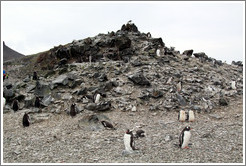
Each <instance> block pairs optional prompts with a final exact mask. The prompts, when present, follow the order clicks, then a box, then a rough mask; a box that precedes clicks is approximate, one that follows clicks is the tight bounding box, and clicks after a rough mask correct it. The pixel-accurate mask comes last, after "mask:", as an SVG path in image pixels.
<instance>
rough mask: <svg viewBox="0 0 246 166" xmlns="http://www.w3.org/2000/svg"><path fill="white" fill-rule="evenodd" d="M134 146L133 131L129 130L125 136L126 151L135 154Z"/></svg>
mask: <svg viewBox="0 0 246 166" xmlns="http://www.w3.org/2000/svg"><path fill="white" fill-rule="evenodd" d="M133 144H134V139H133V134H132V131H130V130H129V129H127V130H126V133H125V135H124V145H125V150H126V151H128V152H133V151H134V150H136V149H135V147H134V145H133Z"/></svg>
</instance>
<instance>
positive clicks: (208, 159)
mask: <svg viewBox="0 0 246 166" xmlns="http://www.w3.org/2000/svg"><path fill="white" fill-rule="evenodd" d="M24 112H25V110H20V111H18V112H16V113H14V112H12V111H11V112H7V113H5V114H3V162H4V163H242V162H243V99H242V98H237V99H235V101H230V104H229V106H228V107H221V109H220V110H213V112H212V113H196V114H195V116H196V121H195V122H183V123H182V122H179V121H178V120H177V117H178V113H177V112H172V111H170V112H163V111H157V112H151V111H148V110H144V107H143V108H139V107H138V109H137V111H136V112H132V111H128V112H122V111H119V110H113V111H109V112H104V113H102V114H103V115H106V116H107V117H108V118H109V119H110V121H111V122H113V123H114V124H116V128H117V130H107V129H101V130H97V131H92V130H91V129H90V128H88V127H86V126H83V125H79V120H80V119H82V118H83V117H84V116H86V115H88V114H91V112H89V111H83V112H82V113H80V114H78V115H77V116H76V117H75V118H71V117H70V116H68V115H67V114H66V113H61V114H49V115H50V117H49V118H48V119H47V120H43V121H40V122H39V123H33V124H31V125H30V126H29V127H26V128H24V127H23V126H22V116H23V114H24ZM37 114H38V113H37ZM31 117H32V118H34V114H33V115H31ZM186 125H190V126H191V128H192V130H191V133H192V136H191V139H190V143H191V145H190V148H189V149H180V148H178V147H177V146H175V144H178V137H179V133H180V132H181V130H182V129H183V128H184V127H185V126H186ZM138 127H140V128H141V129H143V130H144V131H146V137H144V138H139V139H138V140H136V141H135V142H136V147H137V148H139V150H137V151H135V153H133V154H130V155H125V156H124V155H122V151H123V150H124V143H123V136H124V131H125V129H126V128H130V129H132V128H135V129H137V128H138Z"/></svg>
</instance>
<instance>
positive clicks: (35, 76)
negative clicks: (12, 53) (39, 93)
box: [32, 71, 38, 80]
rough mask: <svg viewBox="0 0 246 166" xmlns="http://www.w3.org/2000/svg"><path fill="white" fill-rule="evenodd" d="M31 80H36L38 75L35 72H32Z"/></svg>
mask: <svg viewBox="0 0 246 166" xmlns="http://www.w3.org/2000/svg"><path fill="white" fill-rule="evenodd" d="M32 79H33V80H38V74H37V72H36V71H34V72H33V77H32Z"/></svg>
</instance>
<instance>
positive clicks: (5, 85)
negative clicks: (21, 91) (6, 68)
mask: <svg viewBox="0 0 246 166" xmlns="http://www.w3.org/2000/svg"><path fill="white" fill-rule="evenodd" d="M3 86H4V87H6V88H7V89H11V88H12V87H13V85H12V84H11V83H10V82H7V83H6V82H4V84H3Z"/></svg>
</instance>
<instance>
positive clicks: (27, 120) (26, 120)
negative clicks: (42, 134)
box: [22, 112, 30, 127]
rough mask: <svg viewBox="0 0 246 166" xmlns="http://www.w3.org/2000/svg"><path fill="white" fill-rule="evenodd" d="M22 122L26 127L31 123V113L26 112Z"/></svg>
mask: <svg viewBox="0 0 246 166" xmlns="http://www.w3.org/2000/svg"><path fill="white" fill-rule="evenodd" d="M22 124H23V126H24V127H28V126H29V125H30V123H29V115H28V114H27V113H26V112H25V114H24V116H23V120H22Z"/></svg>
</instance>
